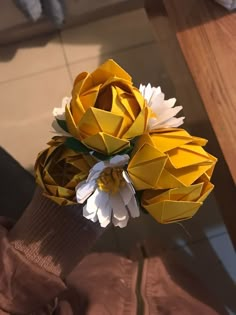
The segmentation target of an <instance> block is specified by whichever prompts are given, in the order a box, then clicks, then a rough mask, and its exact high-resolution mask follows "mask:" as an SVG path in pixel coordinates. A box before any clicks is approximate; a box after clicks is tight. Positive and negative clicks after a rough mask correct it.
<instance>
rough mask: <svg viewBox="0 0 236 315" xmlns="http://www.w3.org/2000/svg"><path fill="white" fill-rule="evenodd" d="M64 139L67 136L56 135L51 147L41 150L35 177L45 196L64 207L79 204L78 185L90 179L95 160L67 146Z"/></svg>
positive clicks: (36, 164) (50, 143)
mask: <svg viewBox="0 0 236 315" xmlns="http://www.w3.org/2000/svg"><path fill="white" fill-rule="evenodd" d="M64 141H65V138H64V137H54V138H53V139H52V140H51V141H50V142H49V143H48V145H49V148H47V149H46V150H44V151H42V152H40V153H39V155H38V157H37V160H36V163H35V177H36V182H37V183H38V184H39V185H40V186H41V187H42V188H43V190H44V195H45V196H46V197H48V198H50V199H51V200H53V201H54V202H56V203H58V204H60V205H64V206H65V205H69V204H74V203H76V200H75V187H76V186H77V185H78V184H79V183H80V182H81V181H83V180H84V179H86V178H87V176H88V174H89V171H90V168H91V167H92V166H93V165H94V164H95V163H96V160H95V159H94V158H92V157H91V156H90V155H85V154H82V153H78V152H75V151H73V150H71V149H69V148H67V147H66V146H65V145H64Z"/></svg>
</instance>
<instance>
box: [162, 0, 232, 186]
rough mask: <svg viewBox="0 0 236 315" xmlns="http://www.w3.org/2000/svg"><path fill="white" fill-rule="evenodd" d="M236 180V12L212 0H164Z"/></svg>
mask: <svg viewBox="0 0 236 315" xmlns="http://www.w3.org/2000/svg"><path fill="white" fill-rule="evenodd" d="M164 4H165V6H166V9H167V12H168V16H169V18H170V20H171V21H172V22H173V23H174V25H175V28H176V34H177V38H178V41H179V44H180V46H181V49H182V52H183V54H184V56H185V59H186V62H187V64H188V66H189V69H190V71H191V73H192V76H193V78H194V80H195V83H196V85H197V88H198V91H199V93H200V95H201V97H202V100H203V103H204V105H205V108H206V110H207V113H208V115H209V118H210V121H211V124H212V126H213V129H214V131H215V133H216V136H217V139H218V141H219V143H220V146H221V148H222V151H223V154H224V157H225V159H226V161H227V163H228V166H229V169H230V171H231V174H232V177H233V179H234V182H236V13H235V12H231V13H229V12H228V11H227V10H225V9H224V8H223V7H221V6H219V5H218V4H216V3H214V2H213V1H211V0H164Z"/></svg>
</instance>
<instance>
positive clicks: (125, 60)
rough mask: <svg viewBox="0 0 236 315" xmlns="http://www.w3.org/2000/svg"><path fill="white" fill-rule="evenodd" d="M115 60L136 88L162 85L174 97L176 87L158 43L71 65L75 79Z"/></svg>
mask: <svg viewBox="0 0 236 315" xmlns="http://www.w3.org/2000/svg"><path fill="white" fill-rule="evenodd" d="M108 58H113V59H114V60H115V61H116V62H118V63H119V64H120V65H121V66H122V67H123V68H124V69H125V70H126V71H127V72H129V74H130V75H131V76H132V77H133V81H134V83H135V85H136V86H139V84H140V83H143V84H147V83H149V82H150V83H151V84H152V85H154V86H158V85H160V86H161V87H162V89H163V91H164V92H166V93H168V94H170V95H172V96H173V94H172V93H174V87H173V86H172V83H171V81H170V79H169V77H168V73H167V72H166V69H165V67H164V65H163V63H162V59H161V57H160V54H159V48H158V45H157V44H156V43H150V44H144V45H141V46H139V47H135V48H129V49H126V50H124V51H120V52H118V53H109V54H106V55H103V56H98V57H94V58H91V59H88V60H84V61H80V62H78V63H73V64H70V65H69V69H70V71H71V75H72V77H73V78H75V76H76V75H77V74H78V73H80V72H82V71H89V72H90V71H93V70H95V69H96V68H97V67H98V66H99V65H100V64H101V63H103V62H104V61H105V60H106V59H108Z"/></svg>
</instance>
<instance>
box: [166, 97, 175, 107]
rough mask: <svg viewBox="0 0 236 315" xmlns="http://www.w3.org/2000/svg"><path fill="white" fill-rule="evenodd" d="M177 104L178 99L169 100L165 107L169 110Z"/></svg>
mask: <svg viewBox="0 0 236 315" xmlns="http://www.w3.org/2000/svg"><path fill="white" fill-rule="evenodd" d="M175 103H176V98H174V97H173V98H169V99H168V100H166V101H164V105H165V106H166V107H168V108H172V107H173V106H174V105H175Z"/></svg>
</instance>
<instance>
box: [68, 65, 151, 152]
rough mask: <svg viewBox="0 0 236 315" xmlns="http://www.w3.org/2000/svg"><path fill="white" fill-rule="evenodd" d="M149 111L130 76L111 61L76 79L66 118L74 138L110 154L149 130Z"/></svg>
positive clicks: (123, 147) (93, 148)
mask: <svg viewBox="0 0 236 315" xmlns="http://www.w3.org/2000/svg"><path fill="white" fill-rule="evenodd" d="M149 111H150V109H149V108H148V107H147V106H146V102H145V100H144V98H143V96H142V95H141V93H140V92H139V90H138V89H137V88H135V87H134V86H133V83H132V80H131V77H130V76H129V74H128V73H126V72H125V71H124V70H123V69H122V68H121V67H120V66H119V65H118V64H116V63H115V62H114V61H113V60H108V61H107V62H105V63H104V64H103V65H101V66H100V67H99V68H98V69H97V70H95V71H94V72H92V73H88V72H83V73H81V74H79V75H78V76H77V78H76V79H75V82H74V87H73V90H72V100H71V102H70V103H69V104H67V105H66V108H65V117H66V124H67V127H68V130H69V132H70V133H71V134H72V135H73V137H75V138H77V139H78V140H80V141H81V142H82V143H83V144H84V145H86V146H87V147H89V148H91V149H92V150H95V151H98V152H101V153H103V154H107V155H110V154H115V153H117V152H119V151H121V150H123V149H125V148H127V147H129V145H130V143H129V140H130V139H132V138H134V137H136V136H139V135H141V134H143V133H144V132H145V131H146V128H147V120H148V115H149Z"/></svg>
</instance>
